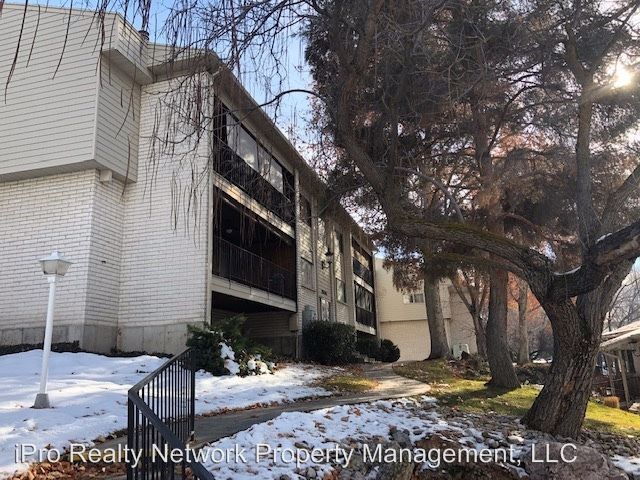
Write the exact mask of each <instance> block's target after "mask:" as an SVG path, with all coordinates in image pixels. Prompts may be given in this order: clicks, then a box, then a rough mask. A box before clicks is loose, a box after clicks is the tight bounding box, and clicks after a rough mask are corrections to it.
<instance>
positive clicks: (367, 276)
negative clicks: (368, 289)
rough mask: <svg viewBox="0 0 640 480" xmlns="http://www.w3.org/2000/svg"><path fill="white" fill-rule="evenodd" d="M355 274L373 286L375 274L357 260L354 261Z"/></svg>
mask: <svg viewBox="0 0 640 480" xmlns="http://www.w3.org/2000/svg"><path fill="white" fill-rule="evenodd" d="M353 274H354V275H357V276H358V277H360V278H361V279H362V280H364V281H365V282H367V283H368V284H369V285H373V273H372V272H371V270H369V269H368V268H367V267H365V266H364V265H363V264H362V263H360V261H359V260H358V259H357V258H354V259H353Z"/></svg>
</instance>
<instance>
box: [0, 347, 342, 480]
mask: <svg viewBox="0 0 640 480" xmlns="http://www.w3.org/2000/svg"><path fill="white" fill-rule="evenodd" d="M41 359H42V351H41V350H31V351H28V352H22V353H16V354H11V355H3V356H0V478H4V477H5V476H7V475H9V474H11V473H13V472H14V471H15V470H16V469H18V468H24V467H25V465H24V464H22V465H17V464H16V463H15V445H16V443H21V444H28V443H33V444H35V445H36V446H37V447H38V448H42V447H45V446H47V445H52V446H53V447H56V448H61V449H62V448H65V447H66V446H67V445H68V444H69V442H74V443H75V442H77V443H88V444H91V443H92V441H93V440H95V439H96V438H98V437H99V436H106V435H108V434H110V433H112V432H115V431H117V430H121V429H123V428H125V427H126V425H127V407H126V405H127V390H128V389H129V388H131V387H132V386H133V385H134V384H136V383H137V382H138V381H140V380H141V379H142V378H143V377H144V376H146V375H147V374H148V373H150V372H151V371H153V370H155V369H156V368H158V367H159V366H160V365H162V363H164V362H165V361H166V359H163V358H158V357H153V356H148V355H144V356H139V357H129V358H124V357H105V356H103V355H95V354H91V353H51V357H50V360H49V365H50V367H49V368H50V369H49V386H48V391H49V397H50V399H51V403H52V405H53V407H54V409H53V410H34V409H32V408H30V407H31V406H32V405H33V401H34V399H35V397H36V393H37V392H38V386H39V382H40V362H41ZM332 371H333V370H331V369H320V368H316V367H312V366H304V365H295V364H292V365H287V366H285V367H284V368H281V369H279V370H277V371H276V372H275V374H273V375H258V376H251V377H244V378H241V377H235V376H226V377H213V376H212V375H209V374H206V373H204V372H199V373H198V374H197V377H196V379H197V383H196V397H197V399H196V412H197V413H210V412H215V411H220V410H224V409H230V408H245V407H248V406H251V405H255V404H259V403H274V402H275V403H282V402H289V401H293V400H296V399H299V398H304V397H310V396H321V395H330V393H329V392H327V391H326V390H324V389H322V388H318V387H311V386H309V384H310V383H312V382H314V381H315V380H317V379H319V378H321V377H323V376H326V375H328V374H330V373H332Z"/></svg>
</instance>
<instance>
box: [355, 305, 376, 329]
mask: <svg viewBox="0 0 640 480" xmlns="http://www.w3.org/2000/svg"><path fill="white" fill-rule="evenodd" d="M356 322H358V323H361V324H362V325H366V326H368V327H373V328H376V314H375V313H373V312H370V311H369V310H365V309H364V308H361V307H358V306H356Z"/></svg>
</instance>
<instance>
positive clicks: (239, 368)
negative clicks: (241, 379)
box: [187, 315, 275, 376]
mask: <svg viewBox="0 0 640 480" xmlns="http://www.w3.org/2000/svg"><path fill="white" fill-rule="evenodd" d="M246 320H247V319H246V317H245V316H244V315H236V316H233V317H229V318H226V319H224V320H222V321H220V322H219V323H218V324H217V325H215V326H213V327H212V326H210V325H207V324H203V325H202V326H193V325H189V327H188V329H189V337H188V339H187V346H189V347H191V348H192V349H193V350H194V354H195V363H196V368H198V369H204V370H206V371H207V372H210V373H211V374H213V375H226V374H229V373H230V374H232V375H240V376H246V375H260V374H263V373H271V372H272V371H273V369H274V367H275V365H274V364H273V363H272V362H271V359H272V353H271V350H270V349H269V348H267V347H264V346H262V345H256V344H255V343H253V342H252V341H251V340H250V339H248V338H246V337H245V336H244V335H243V334H242V326H243V324H244V322H245V321H246Z"/></svg>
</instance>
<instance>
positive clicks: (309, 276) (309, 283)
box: [300, 258, 315, 289]
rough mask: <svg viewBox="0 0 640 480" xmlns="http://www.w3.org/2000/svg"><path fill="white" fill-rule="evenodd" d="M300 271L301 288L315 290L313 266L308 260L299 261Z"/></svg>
mask: <svg viewBox="0 0 640 480" xmlns="http://www.w3.org/2000/svg"><path fill="white" fill-rule="evenodd" d="M300 270H301V276H302V286H304V287H307V288H311V289H313V288H315V282H314V277H313V264H312V263H311V262H310V261H309V260H305V259H304V258H301V259H300Z"/></svg>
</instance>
